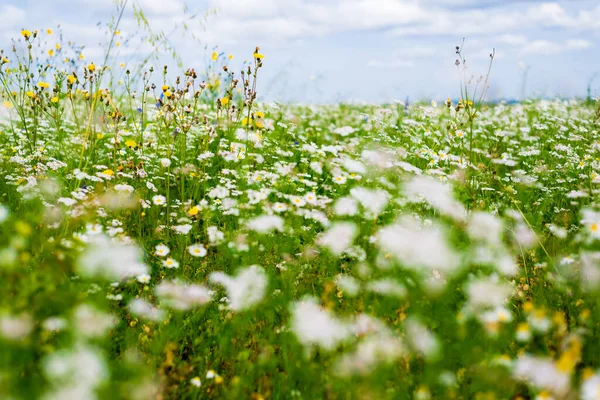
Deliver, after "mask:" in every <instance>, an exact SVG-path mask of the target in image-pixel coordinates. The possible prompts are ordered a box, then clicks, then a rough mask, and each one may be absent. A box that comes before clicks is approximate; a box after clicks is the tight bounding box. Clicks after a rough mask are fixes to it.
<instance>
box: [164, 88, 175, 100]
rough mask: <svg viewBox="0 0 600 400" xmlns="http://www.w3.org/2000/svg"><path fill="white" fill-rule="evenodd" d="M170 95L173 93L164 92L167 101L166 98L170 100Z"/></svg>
mask: <svg viewBox="0 0 600 400" xmlns="http://www.w3.org/2000/svg"><path fill="white" fill-rule="evenodd" d="M172 95H173V93H171V92H170V91H168V90H167V91H166V92H165V97H166V98H167V99H168V98H170V97H171V96H172Z"/></svg>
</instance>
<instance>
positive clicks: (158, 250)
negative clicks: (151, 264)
mask: <svg viewBox="0 0 600 400" xmlns="http://www.w3.org/2000/svg"><path fill="white" fill-rule="evenodd" d="M154 249H155V251H154V254H156V255H157V256H159V257H165V256H167V255H168V254H169V253H170V252H171V250H170V249H169V248H168V247H167V246H165V245H164V244H159V245H156V247H155V248H154Z"/></svg>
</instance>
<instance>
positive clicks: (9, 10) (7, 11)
mask: <svg viewBox="0 0 600 400" xmlns="http://www.w3.org/2000/svg"><path fill="white" fill-rule="evenodd" d="M0 15H1V16H2V29H3V30H6V29H15V28H20V27H21V25H22V24H23V23H24V22H25V16H26V13H25V10H23V9H21V8H18V7H15V6H12V5H10V4H9V5H4V6H0Z"/></svg>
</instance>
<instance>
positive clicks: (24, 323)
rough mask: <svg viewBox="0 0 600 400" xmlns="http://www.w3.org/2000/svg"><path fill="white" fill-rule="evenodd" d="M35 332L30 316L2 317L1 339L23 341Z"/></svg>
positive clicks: (0, 319)
mask: <svg viewBox="0 0 600 400" xmlns="http://www.w3.org/2000/svg"><path fill="white" fill-rule="evenodd" d="M32 330H33V319H32V318H31V316H30V315H29V314H21V315H17V316H15V315H0V337H3V338H5V339H8V340H21V339H23V338H24V337H26V336H27V335H29V333H30V332H31V331H32Z"/></svg>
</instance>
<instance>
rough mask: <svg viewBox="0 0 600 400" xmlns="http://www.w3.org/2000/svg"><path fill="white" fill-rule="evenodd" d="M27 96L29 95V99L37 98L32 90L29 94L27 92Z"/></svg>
mask: <svg viewBox="0 0 600 400" xmlns="http://www.w3.org/2000/svg"><path fill="white" fill-rule="evenodd" d="M25 94H26V95H27V97H30V98H32V99H33V98H34V97H35V93H33V92H32V91H31V90H28V91H27V92H25Z"/></svg>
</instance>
